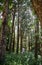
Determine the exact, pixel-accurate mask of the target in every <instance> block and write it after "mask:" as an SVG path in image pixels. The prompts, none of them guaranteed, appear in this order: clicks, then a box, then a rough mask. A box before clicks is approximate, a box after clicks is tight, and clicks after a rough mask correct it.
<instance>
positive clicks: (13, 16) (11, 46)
mask: <svg viewBox="0 0 42 65" xmlns="http://www.w3.org/2000/svg"><path fill="white" fill-rule="evenodd" d="M15 12H16V6H15V7H14V5H13V9H12V18H13V19H12V33H11V42H10V51H14V45H15V24H14V20H15ZM13 33H14V38H13ZM12 43H13V45H12Z"/></svg>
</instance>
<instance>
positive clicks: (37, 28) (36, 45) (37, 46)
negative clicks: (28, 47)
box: [35, 21, 40, 59]
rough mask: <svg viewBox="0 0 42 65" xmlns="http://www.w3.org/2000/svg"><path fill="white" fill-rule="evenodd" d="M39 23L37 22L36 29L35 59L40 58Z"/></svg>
mask: <svg viewBox="0 0 42 65" xmlns="http://www.w3.org/2000/svg"><path fill="white" fill-rule="evenodd" d="M39 47H40V46H39V21H36V27H35V58H36V59H37V58H38V48H39Z"/></svg>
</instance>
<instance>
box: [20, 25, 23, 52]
mask: <svg viewBox="0 0 42 65" xmlns="http://www.w3.org/2000/svg"><path fill="white" fill-rule="evenodd" d="M20 25H21V24H20ZM22 40H23V32H22V30H21V26H20V52H22Z"/></svg>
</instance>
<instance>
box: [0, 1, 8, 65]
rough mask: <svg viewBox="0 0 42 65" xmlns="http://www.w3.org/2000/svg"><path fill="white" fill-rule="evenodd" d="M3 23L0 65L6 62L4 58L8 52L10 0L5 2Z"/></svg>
mask: <svg viewBox="0 0 42 65" xmlns="http://www.w3.org/2000/svg"><path fill="white" fill-rule="evenodd" d="M2 15H3V21H2V40H1V43H0V64H1V63H2V64H3V62H4V60H5V59H4V56H5V51H6V41H5V40H6V39H5V38H6V29H5V27H6V25H7V16H8V0H5V2H4V11H3V14H2Z"/></svg>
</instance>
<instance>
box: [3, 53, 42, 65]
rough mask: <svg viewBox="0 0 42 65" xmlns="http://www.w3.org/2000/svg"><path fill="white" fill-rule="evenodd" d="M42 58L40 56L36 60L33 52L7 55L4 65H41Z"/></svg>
mask: <svg viewBox="0 0 42 65" xmlns="http://www.w3.org/2000/svg"><path fill="white" fill-rule="evenodd" d="M41 62H42V60H41V57H40V56H38V59H37V60H35V58H34V55H33V53H32V52H28V53H27V52H24V53H21V54H15V53H11V54H6V57H5V64H4V65H34V64H35V63H36V65H41Z"/></svg>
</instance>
